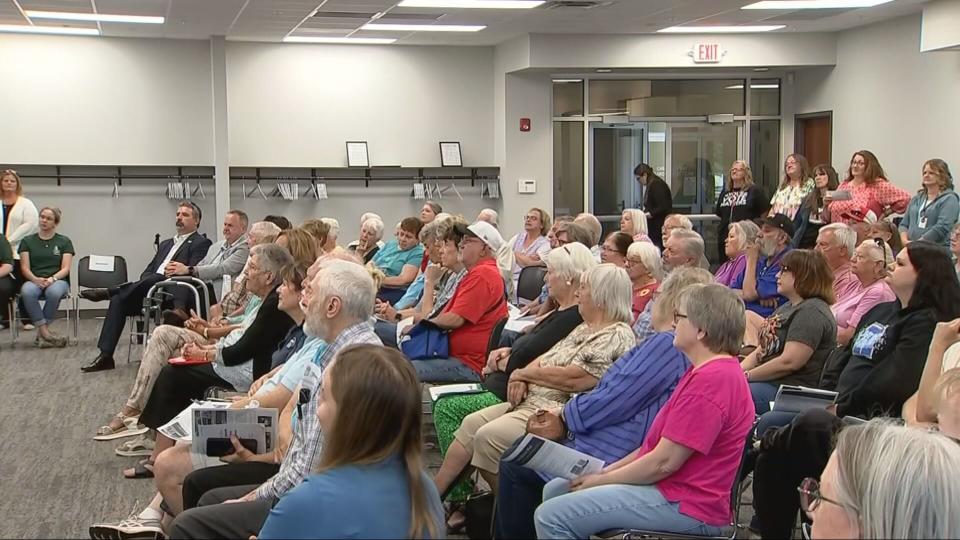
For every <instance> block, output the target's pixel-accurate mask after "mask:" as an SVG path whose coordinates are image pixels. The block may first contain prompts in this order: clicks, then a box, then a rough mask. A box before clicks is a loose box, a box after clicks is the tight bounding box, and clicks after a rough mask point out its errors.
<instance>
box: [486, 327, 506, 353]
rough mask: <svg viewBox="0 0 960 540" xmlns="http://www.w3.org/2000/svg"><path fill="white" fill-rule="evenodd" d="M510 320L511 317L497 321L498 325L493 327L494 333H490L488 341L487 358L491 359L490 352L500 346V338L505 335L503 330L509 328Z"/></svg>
mask: <svg viewBox="0 0 960 540" xmlns="http://www.w3.org/2000/svg"><path fill="white" fill-rule="evenodd" d="M509 320H510V317H504V318H502V319H500V320H499V321H497V324H495V325H493V331H492V332H490V339H489V340H487V354H486V356H485V357H486V358H490V351H492V350H494V349H496V348H497V346H498V345H500V337H501V336H502V335H503V329H504V328H505V327H506V326H507V321H509Z"/></svg>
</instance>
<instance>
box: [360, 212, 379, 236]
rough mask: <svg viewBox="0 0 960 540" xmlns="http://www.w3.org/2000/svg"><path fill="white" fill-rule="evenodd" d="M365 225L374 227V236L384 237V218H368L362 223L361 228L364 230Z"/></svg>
mask: <svg viewBox="0 0 960 540" xmlns="http://www.w3.org/2000/svg"><path fill="white" fill-rule="evenodd" d="M364 227H370V228H371V229H372V231H371V232H373V236H374V238H376V239H377V240H380V239H381V238H383V220H382V219H380V218H379V217H378V216H374V217H369V218H367V219H366V220H365V221H364V222H363V223H362V224H361V225H360V230H361V231H362V230H363V228H364Z"/></svg>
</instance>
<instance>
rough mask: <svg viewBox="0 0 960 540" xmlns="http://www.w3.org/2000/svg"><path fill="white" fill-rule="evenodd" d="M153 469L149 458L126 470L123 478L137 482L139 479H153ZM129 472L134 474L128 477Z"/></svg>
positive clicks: (123, 472)
mask: <svg viewBox="0 0 960 540" xmlns="http://www.w3.org/2000/svg"><path fill="white" fill-rule="evenodd" d="M152 467H153V463H152V462H151V461H150V459H149V458H147V459H143V460H140V461H138V462H137V464H136V465H134V466H133V467H132V468H130V469H124V470H123V471H122V472H121V474H123V477H124V478H126V479H127V480H135V479H137V478H153V469H152ZM127 471H133V474H132V475H128V474H127Z"/></svg>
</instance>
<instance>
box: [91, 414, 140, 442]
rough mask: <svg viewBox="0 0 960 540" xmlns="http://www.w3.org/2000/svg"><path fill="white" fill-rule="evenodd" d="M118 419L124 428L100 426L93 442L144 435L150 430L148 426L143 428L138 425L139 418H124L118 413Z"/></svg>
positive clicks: (108, 425)
mask: <svg viewBox="0 0 960 540" xmlns="http://www.w3.org/2000/svg"><path fill="white" fill-rule="evenodd" d="M116 418H119V419H120V420H121V422H123V427H121V428H118V429H114V428H112V427H110V424H107V425H104V426H100V427H99V428H97V434H96V435H95V436H94V437H93V440H95V441H112V440H114V439H122V438H124V437H133V436H135V435H143V434H144V433H146V432H147V429H148V428H147V427H146V426H142V427H141V426H138V425H137V421H138V420H139V419H140V417H139V416H124V415H123V414H122V413H117V415H116Z"/></svg>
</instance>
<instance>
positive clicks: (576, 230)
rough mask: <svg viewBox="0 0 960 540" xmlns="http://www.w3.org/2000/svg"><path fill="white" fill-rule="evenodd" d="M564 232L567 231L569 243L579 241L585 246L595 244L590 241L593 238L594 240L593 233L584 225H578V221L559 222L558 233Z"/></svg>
mask: <svg viewBox="0 0 960 540" xmlns="http://www.w3.org/2000/svg"><path fill="white" fill-rule="evenodd" d="M562 232H565V233H567V243H572V242H579V243H581V244H583V245H584V246H592V245H593V244H591V243H590V242H591V240H593V233H592V232H590V231H589V230H588V229H587V228H586V227H584V226H583V225H578V224H577V222H576V221H561V222H560V223H557V232H556V234H560V233H562Z"/></svg>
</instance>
